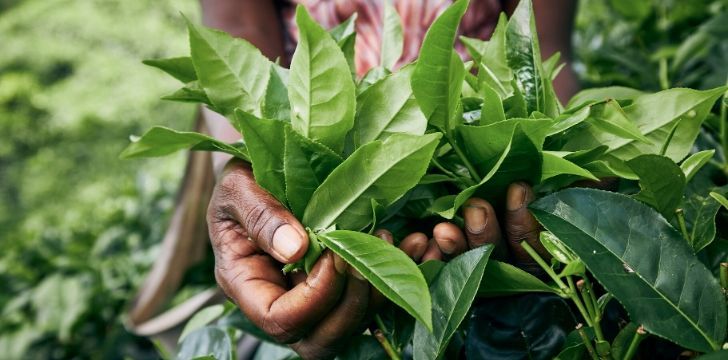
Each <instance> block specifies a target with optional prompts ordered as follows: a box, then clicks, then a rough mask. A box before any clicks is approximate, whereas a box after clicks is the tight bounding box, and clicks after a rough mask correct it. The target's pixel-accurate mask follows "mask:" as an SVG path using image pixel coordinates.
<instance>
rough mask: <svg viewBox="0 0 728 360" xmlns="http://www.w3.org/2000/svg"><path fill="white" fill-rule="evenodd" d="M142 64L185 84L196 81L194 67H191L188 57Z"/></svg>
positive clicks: (148, 61) (147, 61) (145, 61)
mask: <svg viewBox="0 0 728 360" xmlns="http://www.w3.org/2000/svg"><path fill="white" fill-rule="evenodd" d="M142 63H143V64H144V65H148V66H151V67H155V68H157V69H159V70H162V71H164V72H166V73H167V74H169V75H170V76H172V77H173V78H175V79H177V80H179V81H181V82H183V83H185V84H186V83H188V82H192V81H195V80H197V74H196V73H195V67H194V65H192V58H191V57H189V56H181V57H175V58H168V59H152V60H144V61H142Z"/></svg>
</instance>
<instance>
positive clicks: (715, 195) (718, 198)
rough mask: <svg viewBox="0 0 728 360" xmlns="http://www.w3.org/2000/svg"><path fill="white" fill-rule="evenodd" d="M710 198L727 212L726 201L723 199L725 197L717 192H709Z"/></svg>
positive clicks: (727, 200)
mask: <svg viewBox="0 0 728 360" xmlns="http://www.w3.org/2000/svg"><path fill="white" fill-rule="evenodd" d="M710 197H712V198H713V199H715V200H716V201H718V202H719V203H720V204H721V205H723V207H724V208H726V209H727V210H728V199H726V198H725V196H723V195H721V194H718V193H717V192H713V191H711V192H710Z"/></svg>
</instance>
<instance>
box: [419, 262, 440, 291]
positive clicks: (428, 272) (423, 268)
mask: <svg viewBox="0 0 728 360" xmlns="http://www.w3.org/2000/svg"><path fill="white" fill-rule="evenodd" d="M445 264H446V263H445V262H444V261H440V260H427V261H425V262H423V263H422V264H419V265H418V266H417V267H419V268H420V272H422V276H424V277H425V281H427V285H430V284H432V282H433V281H434V280H435V278H436V277H437V274H439V273H440V271H442V268H444V267H445Z"/></svg>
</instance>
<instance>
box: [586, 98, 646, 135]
mask: <svg viewBox="0 0 728 360" xmlns="http://www.w3.org/2000/svg"><path fill="white" fill-rule="evenodd" d="M587 122H589V123H590V124H592V125H593V126H594V127H595V128H596V130H597V131H602V132H605V133H610V134H614V135H616V136H618V137H619V138H623V139H631V140H635V141H640V142H643V143H645V144H651V143H650V140H649V139H648V138H647V137H645V136H644V135H642V133H640V129H639V128H637V126H636V125H635V124H634V123H633V122H632V121H631V120H630V119H628V118H627V115H626V114H625V113H624V110H622V107H621V106H619V103H618V102H616V101H614V100H609V101H607V102H606V103H604V104H596V105H594V106H592V107H591V109H590V116H589V118H588V119H587ZM604 145H609V144H608V143H605V144H604Z"/></svg>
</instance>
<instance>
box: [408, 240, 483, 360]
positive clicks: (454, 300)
mask: <svg viewBox="0 0 728 360" xmlns="http://www.w3.org/2000/svg"><path fill="white" fill-rule="evenodd" d="M492 251H493V246H491V245H485V246H482V247H480V248H477V249H473V250H470V251H468V252H466V253H464V254H462V255H459V256H458V257H456V258H455V259H453V260H451V261H450V262H449V263H447V265H445V267H444V268H443V269H442V270H441V271H440V273H439V274H438V275H437V277H436V278H435V281H434V282H433V284H432V287H431V288H430V296H431V297H432V315H433V316H432V320H433V321H432V332H430V331H428V329H427V328H426V327H424V326H422V325H421V324H419V323H418V324H415V334H414V340H413V348H414V358H415V359H439V358H442V356H443V355H444V352H445V348H446V347H447V344H448V343H449V342H450V338H451V337H452V336H453V334H455V331H456V330H457V329H458V327H459V326H460V323H461V322H462V321H463V319H465V316H466V315H467V314H468V311H469V310H470V305H471V304H472V303H473V300H474V299H475V294H476V293H477V292H478V286H479V285H480V282H481V280H482V279H483V274H484V272H485V266H486V264H487V263H488V258H489V257H490V254H491V252H492Z"/></svg>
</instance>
